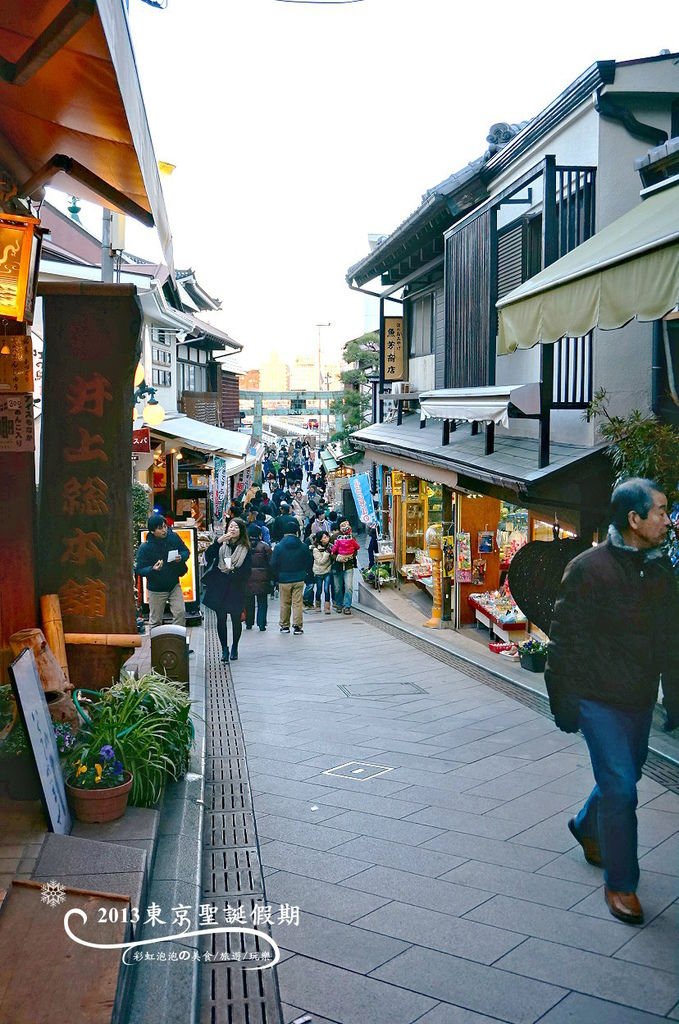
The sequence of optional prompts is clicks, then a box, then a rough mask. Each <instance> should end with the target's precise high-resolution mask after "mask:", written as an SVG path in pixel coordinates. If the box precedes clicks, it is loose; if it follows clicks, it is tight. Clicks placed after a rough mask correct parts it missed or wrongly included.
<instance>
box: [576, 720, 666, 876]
mask: <svg viewBox="0 0 679 1024" xmlns="http://www.w3.org/2000/svg"><path fill="white" fill-rule="evenodd" d="M652 717H653V709H652V708H649V709H648V710H647V711H634V710H626V709H623V708H616V707H612V706H611V705H610V704H601V703H599V701H595V700H581V701H580V728H581V730H582V734H583V736H584V737H585V742H586V744H587V747H588V749H589V756H590V759H591V761H592V771H593V773H594V779H595V782H596V785H595V786H594V789H593V790H592V792H591V793H590V795H589V797H588V798H587V802H586V803H585V806H584V807H583V808H582V810H581V811H580V812H579V813H578V815H577V817H576V819H575V827H576V830H577V831H578V833H579V834H580V835H581V836H583V837H585V838H587V839H593V840H594V841H595V842H597V843H598V844H599V848H600V850H601V856H602V859H603V862H604V865H605V869H604V881H605V882H606V885H607V886H608V887H609V889H613V890H615V891H616V892H636V888H637V885H638V883H639V861H638V859H637V815H636V807H637V802H638V801H637V782H638V781H639V779H640V778H641V769H642V767H643V764H644V762H645V760H646V757H647V755H648V737H649V733H650V731H651V720H652Z"/></svg>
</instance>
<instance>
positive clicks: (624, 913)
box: [604, 886, 644, 924]
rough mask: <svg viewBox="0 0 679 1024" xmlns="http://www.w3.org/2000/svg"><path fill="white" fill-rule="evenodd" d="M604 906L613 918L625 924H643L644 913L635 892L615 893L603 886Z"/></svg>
mask: <svg viewBox="0 0 679 1024" xmlns="http://www.w3.org/2000/svg"><path fill="white" fill-rule="evenodd" d="M604 895H605V897H606V905H607V907H608V909H609V910H610V912H611V914H612V915H613V917H617V918H618V920H619V921H624V922H625V924H643V923H644V912H643V910H642V908H641V903H639V900H638V899H637V894H636V893H635V892H616V891H615V890H614V889H609V888H608V886H604Z"/></svg>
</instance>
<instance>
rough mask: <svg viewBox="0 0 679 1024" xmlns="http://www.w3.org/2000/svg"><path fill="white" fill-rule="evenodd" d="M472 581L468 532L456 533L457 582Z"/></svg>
mask: <svg viewBox="0 0 679 1024" xmlns="http://www.w3.org/2000/svg"><path fill="white" fill-rule="evenodd" d="M471 581H472V542H471V535H470V534H468V533H458V535H457V582H458V583H471Z"/></svg>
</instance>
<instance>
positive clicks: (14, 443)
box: [0, 395, 35, 452]
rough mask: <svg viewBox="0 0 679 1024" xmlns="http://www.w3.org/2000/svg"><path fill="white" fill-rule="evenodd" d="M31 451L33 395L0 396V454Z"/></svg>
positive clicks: (33, 447) (33, 444) (33, 438)
mask: <svg viewBox="0 0 679 1024" xmlns="http://www.w3.org/2000/svg"><path fill="white" fill-rule="evenodd" d="M33 451H35V434H34V425H33V395H0V452H33Z"/></svg>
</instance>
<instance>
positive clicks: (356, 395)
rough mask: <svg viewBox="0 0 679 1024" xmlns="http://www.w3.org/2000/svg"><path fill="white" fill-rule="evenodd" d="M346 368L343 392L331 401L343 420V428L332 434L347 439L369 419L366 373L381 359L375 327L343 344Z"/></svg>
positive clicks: (375, 368)
mask: <svg viewBox="0 0 679 1024" xmlns="http://www.w3.org/2000/svg"><path fill="white" fill-rule="evenodd" d="M342 354H343V356H344V361H345V363H348V364H349V365H350V367H351V368H350V369H349V370H344V372H343V373H341V374H340V380H341V381H342V383H343V384H344V394H343V395H342V397H341V398H340V399H337V400H336V401H334V402H333V403H332V404H331V407H330V408H331V410H332V412H334V413H340V414H341V416H342V419H343V421H344V429H343V430H341V431H338V432H337V433H336V434H334V435H333V438H332V439H333V441H339V440H346V438H347V437H348V436H349V434H351V433H352V432H353V431H354V430H360V428H361V427H364V426H365V425H366V424H367V422H368V416H367V414H368V409H369V408H370V385H369V384H368V377H369V376H371V375H373V374H376V373H377V372H378V369H379V361H380V336H379V333H378V332H377V331H369V332H368V333H367V334H362V335H361V336H360V337H359V338H351V339H350V340H349V341H347V342H346V343H345V345H344V349H343V352H342Z"/></svg>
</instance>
